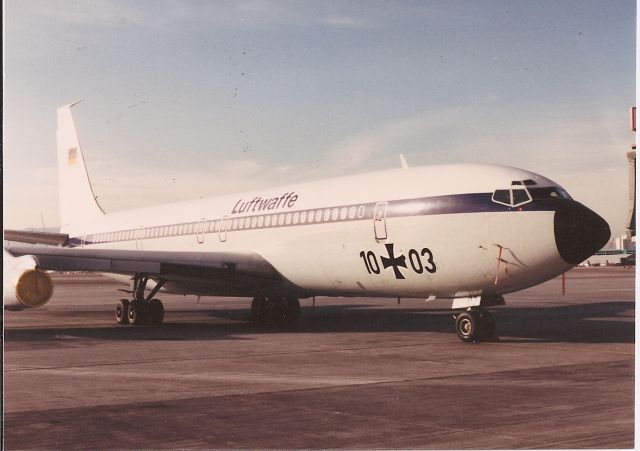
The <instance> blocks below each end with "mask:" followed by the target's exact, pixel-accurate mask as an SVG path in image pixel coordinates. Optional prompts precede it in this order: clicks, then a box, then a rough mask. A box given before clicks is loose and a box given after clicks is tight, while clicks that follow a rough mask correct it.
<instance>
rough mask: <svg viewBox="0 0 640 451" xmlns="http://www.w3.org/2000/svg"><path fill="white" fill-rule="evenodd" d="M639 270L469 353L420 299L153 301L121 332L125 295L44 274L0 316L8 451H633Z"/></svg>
mask: <svg viewBox="0 0 640 451" xmlns="http://www.w3.org/2000/svg"><path fill="white" fill-rule="evenodd" d="M634 280H635V279H634V270H633V269H624V268H577V269H574V270H573V271H571V272H570V273H568V277H567V293H566V296H561V282H560V279H559V278H558V279H555V280H551V281H549V282H547V283H545V284H543V285H540V286H538V287H534V288H531V289H529V290H525V291H522V292H519V293H514V294H511V295H508V296H507V306H506V307H499V308H496V309H495V310H494V316H495V318H496V321H497V323H498V334H499V339H498V340H496V341H491V342H483V343H463V342H461V341H460V340H459V339H458V338H457V337H456V335H455V333H454V332H453V323H452V321H453V320H452V318H451V314H450V313H447V312H445V311H441V310H439V309H438V308H437V307H438V305H436V304H433V305H432V304H427V303H425V302H424V301H420V300H402V302H401V304H400V305H398V304H397V301H396V300H395V299H394V300H390V299H367V298H358V299H345V298H338V299H334V298H319V299H317V300H316V305H315V307H312V302H311V300H304V301H303V302H302V305H303V315H304V317H303V321H302V325H301V328H300V330H299V331H297V332H282V331H277V330H263V329H258V328H255V327H253V326H252V325H251V324H250V323H249V322H248V317H249V300H232V299H226V298H202V299H200V301H199V302H198V300H197V299H196V298H194V297H182V296H168V295H164V296H162V300H163V302H164V304H165V309H166V322H165V324H164V325H163V326H143V327H130V326H118V325H116V324H115V323H114V319H113V306H114V303H115V300H116V299H117V298H118V297H120V296H119V294H120V293H118V291H117V289H118V288H120V286H119V285H116V284H114V283H111V282H109V281H108V280H107V279H104V278H102V277H99V276H72V277H71V276H63V277H57V278H56V283H57V286H56V292H55V294H54V298H53V299H52V300H51V302H50V303H49V304H47V305H46V306H45V307H43V308H41V309H35V310H30V311H23V312H5V313H4V340H5V341H4V445H5V447H6V448H7V449H35V448H37V449H52V448H56V449H101V448H243V449H246V448H289V449H293V448H295V449H299V448H306V449H309V448H313V449H318V448H349V449H356V448H366V449H372V448H405V449H406V448H421V449H425V448H439V449H463V448H464V449H468V448H537V447H542V448H631V447H633V446H634V315H635V291H634Z"/></svg>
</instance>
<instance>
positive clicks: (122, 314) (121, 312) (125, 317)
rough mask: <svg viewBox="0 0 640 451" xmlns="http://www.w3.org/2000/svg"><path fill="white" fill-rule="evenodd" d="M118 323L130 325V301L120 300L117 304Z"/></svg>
mask: <svg viewBox="0 0 640 451" xmlns="http://www.w3.org/2000/svg"><path fill="white" fill-rule="evenodd" d="M116 321H117V322H118V324H128V323H129V301H128V300H127V299H120V300H119V301H118V303H117V304H116Z"/></svg>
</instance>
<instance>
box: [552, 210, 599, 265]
mask: <svg viewBox="0 0 640 451" xmlns="http://www.w3.org/2000/svg"><path fill="white" fill-rule="evenodd" d="M553 227H554V234H555V238H556V246H557V248H558V252H559V253H560V256H561V257H562V259H563V260H564V261H566V262H567V263H569V264H571V265H577V264H578V263H582V262H583V261H585V260H586V259H587V258H589V257H591V256H592V255H593V254H595V253H596V252H597V251H599V250H600V249H602V246H604V245H605V244H607V241H609V238H610V237H611V230H610V229H609V224H607V221H605V220H604V219H602V218H601V217H600V216H599V215H597V214H596V213H594V212H593V211H591V210H589V209H588V208H587V207H585V206H584V205H582V204H581V203H579V202H575V201H571V200H566V201H564V202H563V205H561V206H559V207H558V209H557V210H556V213H555V216H554V219H553Z"/></svg>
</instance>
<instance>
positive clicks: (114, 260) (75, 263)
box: [7, 246, 285, 296]
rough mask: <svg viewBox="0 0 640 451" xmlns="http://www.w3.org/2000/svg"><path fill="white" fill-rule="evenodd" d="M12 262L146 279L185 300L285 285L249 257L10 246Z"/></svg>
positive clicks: (260, 260) (266, 265)
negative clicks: (23, 259)
mask: <svg viewBox="0 0 640 451" xmlns="http://www.w3.org/2000/svg"><path fill="white" fill-rule="evenodd" d="M7 251H8V252H10V253H11V254H13V255H14V256H16V257H17V256H21V255H34V256H35V257H36V258H37V259H38V268H40V269H45V270H56V271H91V272H104V273H114V274H125V275H134V274H146V275H148V276H149V277H151V278H153V279H156V280H158V279H163V280H165V281H166V282H167V284H166V285H165V287H166V288H167V290H168V291H173V292H179V293H185V294H203V295H221V296H223V295H228V296H251V295H253V296H255V295H258V294H266V293H272V292H280V291H283V290H284V289H285V287H284V285H285V281H284V279H283V278H282V276H281V275H280V273H278V271H276V269H275V268H274V267H273V266H272V265H271V264H270V263H269V262H268V261H267V260H265V259H264V258H263V257H261V256H259V255H258V254H255V253H253V252H237V253H226V252H211V253H209V252H207V253H202V252H171V251H136V250H114V249H87V248H62V247H50V246H20V247H19V246H15V247H9V248H7Z"/></svg>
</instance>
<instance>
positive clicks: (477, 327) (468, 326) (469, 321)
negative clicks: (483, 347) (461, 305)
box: [456, 310, 482, 342]
mask: <svg viewBox="0 0 640 451" xmlns="http://www.w3.org/2000/svg"><path fill="white" fill-rule="evenodd" d="M481 330H482V326H481V324H480V317H479V315H478V313H477V312H475V311H473V310H469V311H466V312H462V313H460V314H459V315H458V317H457V318H456V333H457V334H458V338H460V340H462V341H464V342H470V341H478V338H479V337H480V331H481Z"/></svg>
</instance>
